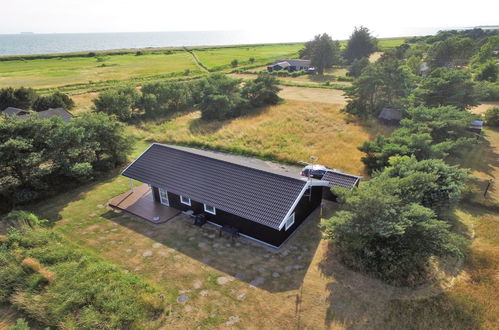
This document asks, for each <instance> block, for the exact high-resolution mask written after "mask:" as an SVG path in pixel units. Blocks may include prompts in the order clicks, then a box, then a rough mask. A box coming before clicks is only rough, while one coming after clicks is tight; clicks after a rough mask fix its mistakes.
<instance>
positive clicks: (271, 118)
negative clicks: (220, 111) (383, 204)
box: [135, 88, 390, 174]
mask: <svg viewBox="0 0 499 330" xmlns="http://www.w3.org/2000/svg"><path fill="white" fill-rule="evenodd" d="M302 90H303V88H302ZM314 91H315V89H314V90H311V91H310V92H314ZM328 91H329V90H328ZM320 92H322V93H323V94H325V93H324V91H320ZM333 92H334V91H333ZM330 97H331V96H330ZM340 109H341V106H339V105H335V104H327V103H310V102H301V101H286V102H285V103H284V104H280V105H276V106H271V107H268V108H265V109H262V110H261V112H259V113H256V114H254V115H250V116H246V117H241V118H237V119H234V120H228V121H208V122H207V121H204V120H202V119H200V113H199V112H193V113H189V114H185V115H181V116H179V117H177V118H174V119H172V120H170V121H166V122H155V123H147V124H144V125H142V126H140V127H139V128H138V129H136V130H135V134H137V135H139V136H140V137H141V138H142V139H146V140H148V141H158V142H163V143H174V144H184V145H203V146H208V147H211V148H213V149H219V150H226V151H232V152H236V153H243V154H244V153H246V154H255V153H256V155H258V156H261V157H268V158H273V159H275V160H280V161H285V162H292V163H297V162H299V161H308V160H309V158H310V156H312V155H315V156H318V157H319V162H320V163H322V164H325V165H327V166H331V167H334V168H338V169H340V170H344V171H347V172H351V173H355V174H361V173H363V172H364V166H363V164H362V163H361V161H360V158H361V156H362V153H361V152H360V151H358V150H357V146H359V145H361V144H362V143H363V142H364V141H366V140H368V139H371V138H372V137H373V136H374V135H375V134H376V133H380V132H381V133H387V132H388V131H389V130H390V128H388V127H385V126H383V125H381V124H379V123H377V122H362V123H360V122H354V121H352V122H350V121H349V120H348V118H347V116H346V115H345V114H344V113H342V112H341V111H340Z"/></svg>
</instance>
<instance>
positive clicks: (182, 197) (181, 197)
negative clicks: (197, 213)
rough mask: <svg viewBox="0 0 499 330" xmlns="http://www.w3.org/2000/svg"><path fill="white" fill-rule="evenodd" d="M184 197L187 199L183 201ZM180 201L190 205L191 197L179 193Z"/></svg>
mask: <svg viewBox="0 0 499 330" xmlns="http://www.w3.org/2000/svg"><path fill="white" fill-rule="evenodd" d="M184 199H187V201H184ZM180 203H182V204H185V205H189V206H191V199H190V198H189V197H185V196H183V195H180Z"/></svg>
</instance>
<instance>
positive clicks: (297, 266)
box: [293, 265, 303, 269]
mask: <svg viewBox="0 0 499 330" xmlns="http://www.w3.org/2000/svg"><path fill="white" fill-rule="evenodd" d="M293 268H294V269H302V268H303V266H302V265H294V266H293Z"/></svg>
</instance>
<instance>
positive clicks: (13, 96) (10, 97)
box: [0, 87, 38, 111]
mask: <svg viewBox="0 0 499 330" xmlns="http://www.w3.org/2000/svg"><path fill="white" fill-rule="evenodd" d="M37 97H38V95H37V94H36V92H35V90H34V89H32V88H26V87H19V88H12V87H7V88H2V89H0V111H2V110H4V109H5V108H8V107H14V108H20V109H24V110H27V109H29V108H31V106H32V105H33V102H34V101H35V100H36V98H37Z"/></svg>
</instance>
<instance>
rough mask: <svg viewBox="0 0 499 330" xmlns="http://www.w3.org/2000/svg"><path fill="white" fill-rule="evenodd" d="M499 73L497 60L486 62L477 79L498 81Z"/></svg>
mask: <svg viewBox="0 0 499 330" xmlns="http://www.w3.org/2000/svg"><path fill="white" fill-rule="evenodd" d="M498 74H499V67H498V65H497V64H496V62H495V61H489V62H488V63H486V64H484V65H483V66H482V67H481V68H480V71H479V72H478V74H477V76H476V80H483V81H490V82H496V81H497V75H498Z"/></svg>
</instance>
